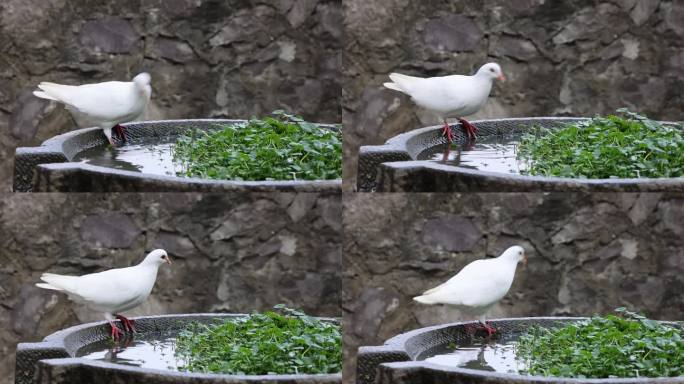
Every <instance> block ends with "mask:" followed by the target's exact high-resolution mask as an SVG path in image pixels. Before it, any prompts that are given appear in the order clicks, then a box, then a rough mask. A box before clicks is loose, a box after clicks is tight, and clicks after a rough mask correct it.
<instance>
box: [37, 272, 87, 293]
mask: <svg viewBox="0 0 684 384" xmlns="http://www.w3.org/2000/svg"><path fill="white" fill-rule="evenodd" d="M40 279H41V280H43V281H44V282H45V283H47V284H44V283H38V284H36V286H38V287H40V288H45V289H53V290H56V291H75V289H76V281H77V280H78V277H77V276H64V275H55V274H54V273H43V275H42V276H40Z"/></svg>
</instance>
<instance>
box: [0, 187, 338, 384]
mask: <svg viewBox="0 0 684 384" xmlns="http://www.w3.org/2000/svg"><path fill="white" fill-rule="evenodd" d="M341 226H342V220H341V198H340V196H339V195H318V194H289V193H278V194H257V193H253V194H249V193H246V194H238V193H233V194H221V195H210V194H192V193H188V194H107V195H101V194H33V195H21V196H17V195H7V194H6V195H4V196H0V247H1V248H0V383H2V384H9V383H12V382H13V378H12V376H13V372H14V351H15V346H16V343H17V342H24V341H39V340H41V339H42V338H43V337H44V336H46V335H48V334H50V333H52V332H54V331H57V330H59V329H62V328H64V327H67V326H72V325H76V324H79V323H83V322H89V321H99V320H103V318H102V315H101V314H99V313H93V312H90V311H88V310H86V309H85V308H83V307H81V306H77V305H75V304H73V303H71V302H70V301H69V300H68V299H67V298H66V297H65V295H62V294H59V293H56V292H52V291H46V290H43V289H40V288H37V287H35V286H34V284H35V283H36V282H38V281H39V277H40V275H41V273H42V272H45V271H50V272H55V273H62V274H75V275H78V274H85V273H92V272H97V271H101V270H104V269H109V268H113V267H123V266H129V265H134V264H137V263H138V262H140V261H141V260H142V258H143V257H144V256H145V254H146V252H148V251H150V250H152V249H154V248H164V249H166V250H167V251H168V253H169V255H170V256H171V259H172V261H173V264H172V265H171V266H168V265H163V266H162V267H161V268H160V271H159V276H158V278H157V282H156V285H155V288H154V291H153V292H152V295H151V296H150V298H149V299H148V301H147V302H146V303H145V304H143V305H142V306H141V307H138V308H137V309H134V310H132V311H131V312H130V314H132V315H144V314H170V313H191V312H195V313H197V312H234V313H244V312H251V311H254V310H267V309H270V308H272V307H273V305H276V304H278V303H285V304H287V305H288V306H290V307H293V308H301V309H302V310H304V311H305V312H307V313H310V314H315V315H321V316H341V309H340V291H341V286H340V280H341V277H340V273H339V271H340V268H341V266H340V261H341V254H340V252H341V250H340V248H341Z"/></svg>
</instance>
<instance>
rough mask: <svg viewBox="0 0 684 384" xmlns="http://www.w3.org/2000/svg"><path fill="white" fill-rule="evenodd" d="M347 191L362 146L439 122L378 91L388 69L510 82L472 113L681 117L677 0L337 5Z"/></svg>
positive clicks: (354, 1) (683, 47) (683, 56)
mask: <svg viewBox="0 0 684 384" xmlns="http://www.w3.org/2000/svg"><path fill="white" fill-rule="evenodd" d="M344 16H345V36H344V48H343V49H344V65H343V68H344V69H343V77H344V80H343V81H344V86H343V88H344V91H343V108H344V109H343V111H344V112H343V122H344V125H345V131H344V133H345V137H344V140H345V153H344V156H345V168H344V171H345V173H344V174H345V188H346V189H350V188H352V187H353V186H354V185H355V180H354V179H355V176H356V159H357V151H358V147H359V146H360V145H366V144H380V143H383V142H384V141H385V140H386V139H388V138H390V137H392V136H394V135H396V134H398V133H401V132H405V131H408V130H411V129H414V128H417V127H421V126H426V125H435V124H438V119H437V118H436V117H435V116H432V115H430V114H428V113H425V112H423V111H420V110H418V109H417V108H416V107H415V106H414V105H413V103H412V102H411V100H410V99H409V98H408V97H407V96H404V95H402V94H400V93H398V92H394V91H390V90H387V89H384V88H383V87H382V83H383V82H385V81H387V80H388V78H387V75H388V74H389V73H391V72H395V71H396V72H401V73H406V74H411V75H416V76H443V75H449V74H472V73H474V72H475V71H476V70H477V68H479V66H480V65H482V64H484V63H486V62H489V61H496V62H498V63H499V64H501V66H502V68H503V71H504V73H505V75H506V77H507V78H508V80H507V81H506V82H505V83H502V84H496V85H495V86H494V89H493V91H492V95H491V96H492V97H491V98H490V100H489V102H488V103H487V105H486V106H485V108H484V109H483V110H482V111H480V113H478V114H477V115H475V116H472V119H478V118H502V117H522V116H565V115H567V116H592V115H594V114H597V113H601V114H603V113H610V112H614V111H615V109H617V108H619V107H624V106H626V107H629V108H631V109H632V110H636V111H640V112H642V113H645V114H647V115H649V116H651V117H654V118H658V119H665V120H682V119H684V98H682V92H681V89H682V88H683V87H684V23H682V21H681V20H684V2H681V1H665V0H662V1H661V0H643V1H642V0H639V1H637V0H603V1H599V0H553V1H549V0H546V1H545V0H520V1H509V0H479V1H470V0H468V1H465V0H455V1H437V0H431V1H430V0H428V1H409V0H385V1H368V0H345V1H344Z"/></svg>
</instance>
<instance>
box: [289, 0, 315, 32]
mask: <svg viewBox="0 0 684 384" xmlns="http://www.w3.org/2000/svg"><path fill="white" fill-rule="evenodd" d="M317 3H318V0H297V1H295V3H294V4H293V6H292V8H291V9H290V12H288V14H287V21H289V22H290V25H292V27H293V28H299V27H300V26H301V25H302V24H304V22H305V21H306V19H307V18H308V17H309V15H310V14H311V12H313V10H314V9H315V8H316V4H317Z"/></svg>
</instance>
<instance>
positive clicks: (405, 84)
mask: <svg viewBox="0 0 684 384" xmlns="http://www.w3.org/2000/svg"><path fill="white" fill-rule="evenodd" d="M389 78H390V79H392V82H391V83H385V87H387V88H390V89H394V90H397V91H399V92H404V93H406V94H411V90H412V89H413V88H414V85H415V84H416V83H417V82H419V81H421V80H424V79H423V78H422V77H415V76H408V75H402V74H401V73H396V72H395V73H390V75H389ZM388 84H391V86H388Z"/></svg>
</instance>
